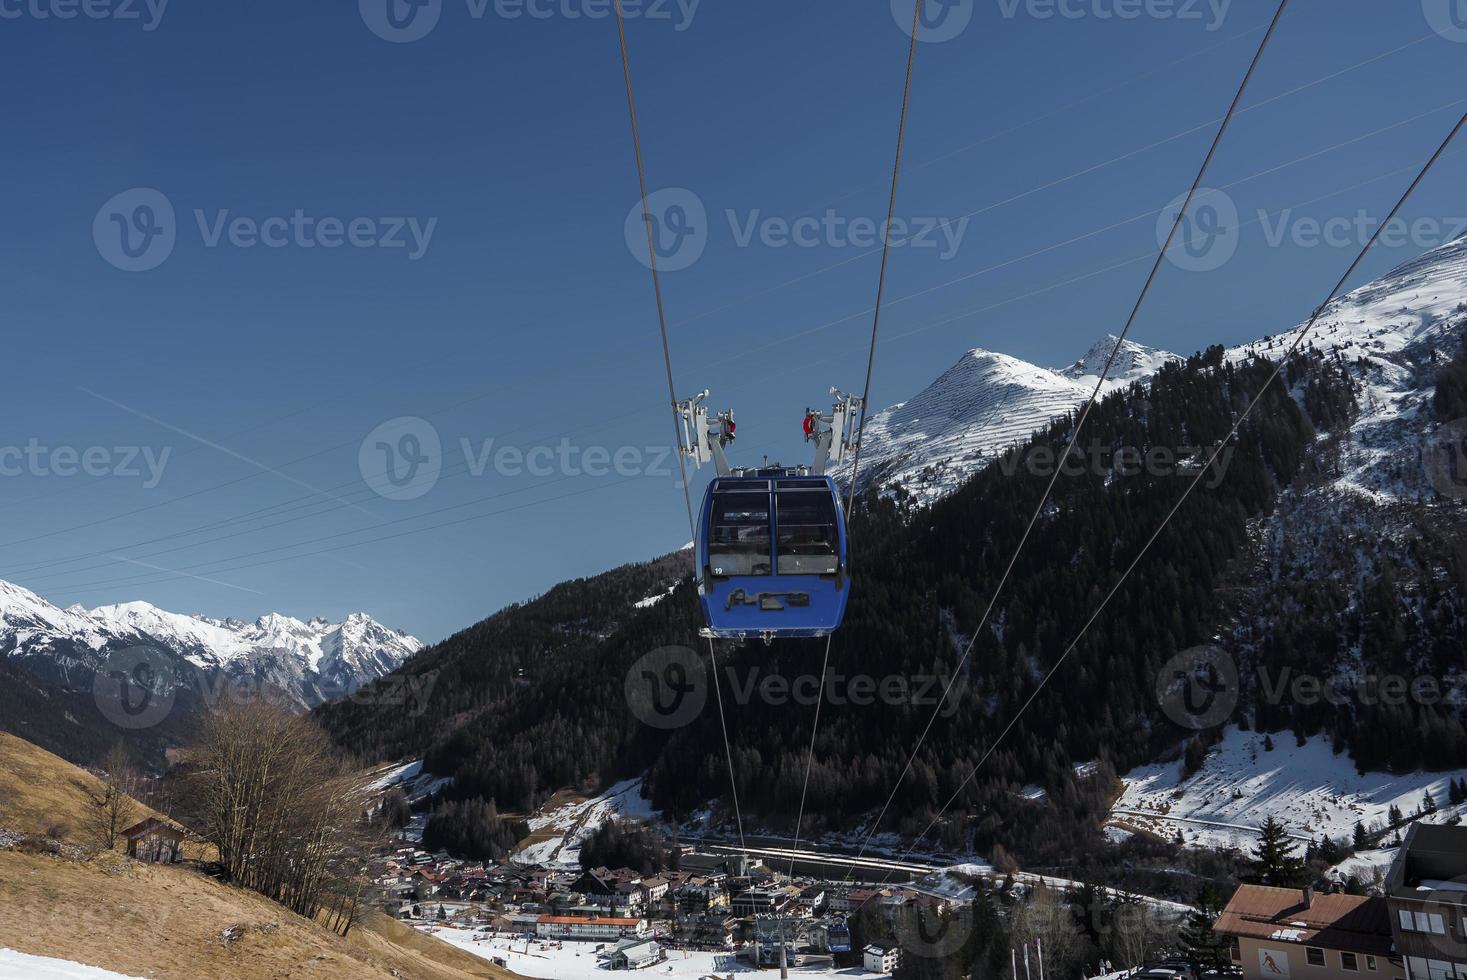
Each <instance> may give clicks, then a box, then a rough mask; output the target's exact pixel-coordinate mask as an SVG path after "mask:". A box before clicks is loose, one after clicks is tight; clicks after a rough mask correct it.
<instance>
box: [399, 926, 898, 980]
mask: <svg viewBox="0 0 1467 980" xmlns="http://www.w3.org/2000/svg"><path fill="white" fill-rule="evenodd" d="M425 929H426V930H427V931H429V932H431V933H432V935H433V936H435V937H436V938H438V939H441V940H443V941H444V942H446V943H451V944H452V945H454V946H457V947H458V948H460V949H463V950H466V951H468V952H470V953H473V954H474V955H475V956H480V957H483V958H484V959H485V960H486V961H490V962H492V961H493V959H494V958H499V959H503V960H504V962H505V964H506V965H507V966H508V968H509V969H510V970H512V971H513V972H515V973H517V974H519V975H520V976H523V977H535V978H542V980H601V978H604V977H606V976H608V975H613V974H608V972H607V971H606V970H605V969H603V968H602V967H601V965H600V964H599V963H598V961H597V959H596V953H595V949H596V944H595V943H585V942H581V943H577V942H566V943H563V944H561V948H559V949H557V948H555V946H554V944H546V943H540V942H537V941H531V942H529V943H526V942H525V941H524V940H514V941H511V940H509V939H489V940H483V941H480V940H477V939H475V938H474V936H475V935H476V933H474V932H472V931H470V930H466V929H445V928H439V927H437V926H427V927H425ZM477 935H483V933H478V934H477ZM759 972H760V971H758V970H756V969H754V968H753V967H752V966H750V965H748V964H747V963H740V962H738V961H737V960H736V959H735V958H734V954H732V953H694V952H685V951H683V950H672V951H670V952H669V955H668V959H667V960H666V961H665V962H662V963H659V964H657V965H656V966H652V967H647V968H646V969H644V970H640V971H638V972H637V974H636V975H637V976H641V977H663V978H671V980H699V978H701V977H707V976H712V975H715V974H716V975H717V976H719V977H726V976H728V975H729V974H736V973H750V974H757V973H759ZM764 972H765V973H766V974H767V975H774V974H770V973H769V971H764ZM790 976H793V977H812V978H813V977H856V976H863V977H874V976H875V974H871V973H867V972H866V971H865V970H863V969H861V968H860V967H841V968H833V967H831V966H829V965H828V964H822V965H819V966H802V967H791V968H790Z"/></svg>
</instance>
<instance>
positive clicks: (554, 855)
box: [514, 779, 657, 867]
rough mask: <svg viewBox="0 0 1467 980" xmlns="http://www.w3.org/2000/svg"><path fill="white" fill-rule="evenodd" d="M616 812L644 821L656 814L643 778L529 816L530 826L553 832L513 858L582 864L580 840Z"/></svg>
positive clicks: (526, 862)
mask: <svg viewBox="0 0 1467 980" xmlns="http://www.w3.org/2000/svg"><path fill="white" fill-rule="evenodd" d="M613 816H615V817H620V818H629V819H633V820H645V821H652V820H655V819H656V818H657V812H656V811H655V810H653V809H652V804H651V802H650V801H649V800H647V799H646V798H644V797H643V796H642V780H641V779H624V780H622V781H621V782H619V783H617V784H616V785H615V786H612V787H611V788H610V789H608V790H607V791H606V792H604V793H602V794H600V795H599V796H594V797H592V798H590V799H588V800H578V801H576V802H574V803H567V804H565V805H564V806H560V807H557V808H556V809H554V810H550V811H548V812H541V813H537V814H536V815H535V816H533V817H531V818H530V820H529V825H530V830H531V831H532V832H534V833H537V834H538V833H543V832H545V831H551V832H554V836H551V837H548V838H546V839H545V840H543V841H538V842H536V843H535V844H532V845H531V846H529V847H527V848H525V849H524V850H523V851H520V852H519V853H518V854H516V855H515V856H514V860H515V861H516V862H517V863H519V864H557V865H561V866H565V867H571V866H579V863H580V852H581V846H580V845H581V841H582V840H584V839H585V838H587V837H589V836H590V835H591V834H593V833H595V832H596V831H597V830H598V829H600V827H601V825H602V824H604V823H606V821H607V820H608V819H610V818H611V817H613Z"/></svg>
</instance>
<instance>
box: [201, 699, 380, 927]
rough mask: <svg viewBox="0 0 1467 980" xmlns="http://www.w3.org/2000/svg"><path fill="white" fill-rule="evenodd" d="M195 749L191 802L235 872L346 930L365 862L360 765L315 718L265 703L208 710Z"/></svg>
mask: <svg viewBox="0 0 1467 980" xmlns="http://www.w3.org/2000/svg"><path fill="white" fill-rule="evenodd" d="M196 758H197V762H198V766H199V768H198V772H197V774H196V775H195V776H194V779H193V791H194V792H193V796H194V800H193V803H194V807H193V809H194V811H195V815H196V818H197V820H198V822H199V827H200V830H201V831H202V832H203V834H204V836H205V838H206V839H207V840H208V841H210V842H211V843H213V844H214V845H215V847H217V848H218V850H219V860H220V863H221V864H222V865H223V866H224V870H225V872H226V874H227V875H228V877H229V879H230V880H231V881H234V882H235V883H237V884H240V885H243V886H244V887H247V888H252V889H254V890H255V891H258V892H260V893H261V894H264V895H266V896H268V897H270V898H272V899H274V900H275V901H277V902H280V903H281V904H282V905H285V906H286V907H288V908H290V909H291V910H293V911H295V912H298V913H299V914H301V915H305V916H309V917H315V916H316V915H317V914H318V913H320V912H321V911H322V909H323V908H325V909H327V911H328V913H329V914H330V916H331V923H332V925H333V926H334V927H335V928H336V929H337V931H339V932H341V933H342V934H343V935H344V934H345V933H346V932H347V931H349V930H350V928H351V924H352V921H353V919H354V917H355V913H356V905H357V901H358V899H359V897H360V894H361V886H360V879H361V877H362V870H363V866H364V861H363V858H362V854H363V843H364V841H363V839H362V836H361V835H362V834H363V833H364V832H365V831H364V830H363V827H362V823H363V821H362V814H363V813H364V801H363V799H362V792H361V788H360V786H359V784H358V782H357V780H356V779H355V777H354V775H353V772H354V768H355V767H354V766H352V765H350V764H348V763H347V760H345V759H343V758H341V757H340V756H339V755H338V754H337V753H336V752H335V751H334V750H333V749H332V748H331V746H330V742H329V741H328V740H327V738H326V737H325V735H324V733H322V732H321V731H320V729H319V728H317V727H316V725H315V724H314V723H312V722H311V721H310V720H309V719H307V718H302V717H299V716H296V715H292V714H289V713H288V712H286V711H285V710H283V709H281V708H279V707H277V706H275V705H271V704H267V703H263V702H253V703H248V704H225V705H224V706H223V707H221V708H219V709H217V710H215V711H214V712H212V713H210V715H209V716H208V717H207V718H206V719H205V721H204V724H203V727H202V732H201V735H200V740H199V744H198V746H197V750H196Z"/></svg>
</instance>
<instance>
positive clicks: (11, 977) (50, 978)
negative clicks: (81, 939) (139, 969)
mask: <svg viewBox="0 0 1467 980" xmlns="http://www.w3.org/2000/svg"><path fill="white" fill-rule="evenodd" d="M0 980H140V978H138V977H130V976H124V975H123V974H121V973H113V972H112V971H110V970H103V969H101V968H99V967H95V966H86V965H84V964H81V963H73V962H71V961H70V960H57V959H52V958H51V957H49V956H31V955H30V954H28V953H17V952H16V951H15V950H13V949H0Z"/></svg>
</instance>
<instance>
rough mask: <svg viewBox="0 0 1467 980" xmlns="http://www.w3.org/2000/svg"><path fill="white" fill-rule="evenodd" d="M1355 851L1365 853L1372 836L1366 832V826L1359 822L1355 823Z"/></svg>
mask: <svg viewBox="0 0 1467 980" xmlns="http://www.w3.org/2000/svg"><path fill="white" fill-rule="evenodd" d="M1353 839H1354V841H1355V850H1357V851H1363V850H1365V848H1366V847H1367V846H1368V845H1369V844H1370V835H1369V834H1367V833H1366V832H1365V824H1363V823H1361V822H1360V821H1359V820H1356V821H1355V831H1354V838H1353Z"/></svg>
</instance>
